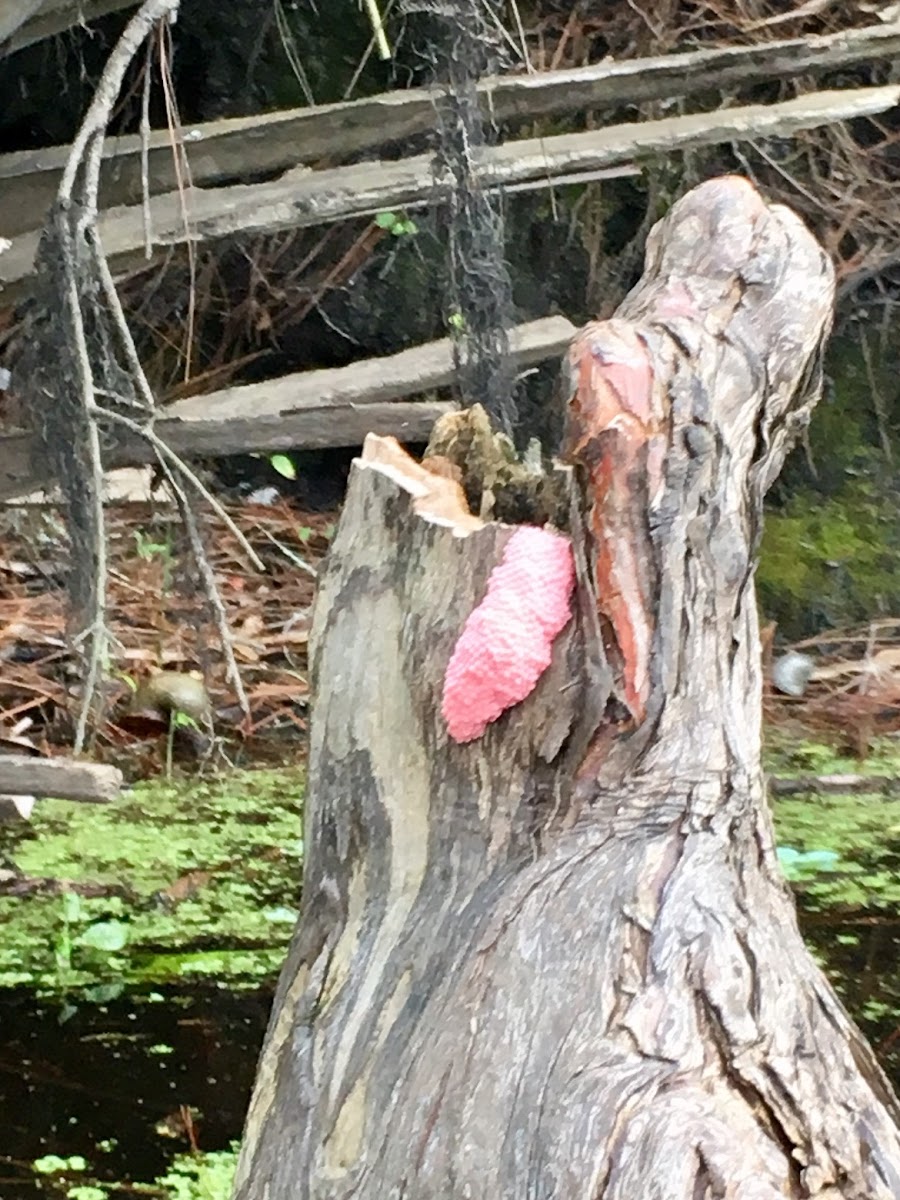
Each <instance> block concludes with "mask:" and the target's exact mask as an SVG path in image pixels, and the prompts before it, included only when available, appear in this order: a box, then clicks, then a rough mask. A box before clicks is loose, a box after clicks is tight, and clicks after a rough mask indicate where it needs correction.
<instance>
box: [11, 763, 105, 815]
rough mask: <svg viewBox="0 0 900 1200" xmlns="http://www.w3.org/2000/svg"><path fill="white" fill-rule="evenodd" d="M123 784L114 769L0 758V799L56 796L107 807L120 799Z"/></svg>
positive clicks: (91, 764)
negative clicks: (116, 799) (112, 801)
mask: <svg viewBox="0 0 900 1200" xmlns="http://www.w3.org/2000/svg"><path fill="white" fill-rule="evenodd" d="M122 783H123V779H122V772H121V771H120V770H119V769H118V768H117V767H108V766H104V765H102V764H100V763H87V762H74V761H73V760H72V759H65V758H31V757H30V756H29V755H27V754H0V795H12V796H55V797H56V798H57V799H59V800H80V801H81V802H82V803H87V804H108V803H109V801H110V800H115V798H116V797H117V796H118V795H119V793H120V792H121V790H122Z"/></svg>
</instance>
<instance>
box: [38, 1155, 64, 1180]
mask: <svg viewBox="0 0 900 1200" xmlns="http://www.w3.org/2000/svg"><path fill="white" fill-rule="evenodd" d="M31 1165H32V1166H33V1167H34V1169H35V1171H37V1173H38V1174H39V1175H55V1174H56V1173H57V1172H58V1171H64V1170H65V1169H66V1167H67V1166H68V1165H69V1164H68V1163H67V1162H66V1160H65V1159H64V1158H60V1157H59V1155H58V1154H45V1155H44V1156H43V1158H36V1159H35V1160H34V1162H33V1163H32V1164H31Z"/></svg>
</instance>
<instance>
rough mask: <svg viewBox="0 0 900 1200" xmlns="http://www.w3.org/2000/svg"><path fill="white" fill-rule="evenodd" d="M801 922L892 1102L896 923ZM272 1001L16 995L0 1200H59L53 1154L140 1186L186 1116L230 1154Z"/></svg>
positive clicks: (899, 1079) (3, 1070) (9, 1025)
mask: <svg viewBox="0 0 900 1200" xmlns="http://www.w3.org/2000/svg"><path fill="white" fill-rule="evenodd" d="M801 916H802V920H803V924H804V926H805V928H804V932H805V935H806V937H807V939H808V942H809V944H810V947H811V949H813V951H814V952H815V953H816V955H817V957H818V958H819V960H820V961H823V962H825V963H826V966H827V969H828V973H829V975H830V977H831V978H832V979H833V981H834V982H835V984H836V985H837V987H838V989H839V991H840V992H841V995H842V997H843V998H844V1000H845V1003H846V1004H847V1006H848V1008H849V1009H850V1011H851V1014H852V1015H853V1017H854V1018H855V1019H856V1020H857V1021H858V1022H859V1024H860V1025H861V1027H862V1028H863V1031H864V1032H865V1034H866V1036H867V1037H869V1038H870V1040H871V1041H872V1044H873V1046H874V1047H875V1049H876V1052H877V1053H878V1056H879V1059H880V1061H881V1062H882V1064H883V1066H884V1067H885V1070H886V1071H888V1073H889V1075H890V1076H891V1079H892V1082H893V1084H894V1086H895V1087H897V1088H898V1089H900V986H898V980H900V970H898V963H900V920H897V921H895V920H893V919H887V918H885V917H884V916H883V915H882V916H881V917H877V918H872V919H871V920H869V921H866V920H862V921H859V922H856V923H854V924H845V923H843V922H840V921H836V919H835V918H834V916H833V915H831V914H827V913H821V912H811V913H808V914H806V915H805V916H803V914H801ZM271 999H272V993H271V991H270V990H268V989H266V990H259V991H257V992H255V993H253V994H246V993H243V994H242V993H237V994H235V993H232V992H229V991H228V990H226V989H224V988H216V987H207V988H199V987H194V988H192V989H174V988H168V989H159V990H158V991H155V992H151V993H147V994H146V995H143V996H140V995H138V996H131V997H127V998H121V999H118V1000H116V1001H114V1002H111V1003H109V1004H107V1005H96V1004H93V1005H91V1004H82V1005H80V1006H78V1007H75V1008H74V1011H72V1010H63V1009H60V1007H59V1006H54V1005H50V1004H47V1003H41V1002H39V1001H36V1000H35V999H34V997H33V995H31V994H30V993H29V992H28V991H26V990H24V989H23V990H21V991H14V990H8V991H6V992H3V993H0V1200H25V1198H26V1197H30V1198H32V1200H33V1198H34V1197H35V1196H64V1195H65V1187H64V1186H63V1187H61V1186H60V1181H58V1180H57V1181H56V1182H54V1180H53V1179H52V1177H51V1178H42V1177H40V1176H35V1174H34V1173H33V1169H32V1163H33V1161H34V1160H35V1159H38V1158H40V1157H42V1156H44V1155H47V1154H56V1155H59V1156H60V1157H62V1158H68V1157H69V1156H71V1155H81V1156H83V1157H84V1158H85V1159H86V1160H87V1162H88V1164H89V1170H88V1172H87V1173H86V1174H89V1175H90V1176H91V1177H92V1179H95V1180H97V1181H98V1182H100V1183H102V1184H106V1185H107V1186H108V1185H109V1184H112V1183H113V1182H114V1181H120V1182H123V1183H125V1184H126V1185H127V1184H128V1183H148V1182H150V1181H152V1180H153V1179H155V1178H156V1177H157V1176H159V1175H161V1174H163V1173H164V1171H165V1169H166V1167H167V1165H168V1163H169V1162H170V1161H171V1159H172V1157H173V1156H174V1155H175V1154H179V1153H184V1152H185V1151H188V1150H190V1149H191V1139H190V1135H189V1133H188V1132H187V1130H186V1128H185V1112H186V1111H188V1110H189V1111H190V1112H191V1114H192V1121H193V1134H194V1138H195V1141H196V1145H197V1147H199V1149H200V1150H202V1151H213V1150H223V1149H227V1148H228V1146H229V1145H230V1143H231V1142H232V1141H233V1140H234V1139H236V1138H238V1137H239V1136H240V1133H241V1128H242V1124H243V1119H244V1114H245V1111H246V1107H247V1102H248V1099H249V1095H250V1089H251V1086H252V1082H253V1075H254V1071H255V1068H256V1060H257V1055H258V1053H259V1048H260V1046H261V1044H262V1039H263V1035H264V1033H265V1026H266V1021H267V1019H268V1014H269V1009H270V1006H271ZM61 1018H64V1019H62V1020H61ZM110 1194H111V1195H126V1194H133V1193H129V1192H127V1191H125V1190H122V1191H118V1190H116V1189H111V1193H110ZM150 1194H154V1193H150ZM155 1194H156V1195H162V1196H164V1195H167V1194H168V1193H167V1192H159V1191H157V1192H156V1193H155Z"/></svg>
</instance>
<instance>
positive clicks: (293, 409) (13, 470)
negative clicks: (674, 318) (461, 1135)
mask: <svg viewBox="0 0 900 1200" xmlns="http://www.w3.org/2000/svg"><path fill="white" fill-rule="evenodd" d="M574 332H575V327H574V325H572V323H571V322H570V321H567V320H566V319H565V317H545V318H543V319H541V320H538V321H529V322H527V323H526V324H524V325H520V326H518V327H516V328H515V329H513V330H512V331H511V333H510V352H511V354H512V358H513V361H514V362H515V364H516V366H517V367H519V368H525V367H528V366H532V365H534V364H535V363H539V362H543V361H544V360H546V359H549V358H555V357H557V356H561V355H562V353H563V351H564V350H565V348H566V346H568V344H569V341H570V340H571V337H572V335H573V334H574ZM453 378H454V366H453V343H452V342H451V340H450V339H449V338H442V339H441V340H439V341H435V342H428V343H426V344H425V345H423V346H415V347H413V348H412V349H410V350H401V351H400V353H399V354H392V355H388V356H386V357H384V358H369V359H365V360H363V361H361V362H356V363H351V364H350V365H349V366H347V367H336V368H331V369H329V370H323V371H303V372H299V373H297V374H294V375H286V376H283V377H282V378H281V379H270V380H266V381H265V382H264V383H253V384H246V385H243V386H240V387H233V388H226V389H224V390H223V391H220V392H213V393H210V394H209V395H205V396H192V397H190V398H189V399H187V400H180V401H178V402H177V403H176V404H172V405H170V406H169V407H168V408H165V409H163V410H162V411H161V412H160V415H159V417H158V418H157V420H156V423H155V425H154V428H155V430H156V432H157V433H158V434H159V436H160V437H161V438H163V440H164V441H166V442H167V443H168V444H169V445H170V446H171V447H172V449H173V450H174V451H175V452H176V454H180V455H181V456H182V457H184V458H190V457H199V456H219V455H223V456H224V455H228V454H246V453H249V452H255V451H274V450H290V449H292V448H297V447H305V448H309V449H321V448H324V447H326V446H361V445H362V443H363V440H364V439H365V436H366V434H367V433H378V434H381V435H382V436H385V435H388V434H390V435H392V436H394V437H396V438H399V439H400V440H401V441H405V442H425V441H427V440H428V436H429V434H430V433H431V428H432V426H433V425H434V422H435V421H436V420H437V419H438V417H440V416H443V415H444V413H447V412H451V411H452V410H453V409H454V408H455V407H456V405H455V404H454V403H453V402H452V401H449V400H435V399H423V400H418V401H416V400H412V401H411V400H407V399H406V397H409V396H414V395H417V394H422V393H433V392H434V391H436V390H438V389H441V388H446V387H449V386H450V385H451V384H452V382H453ZM153 461H154V454H153V451H152V450H151V449H150V448H149V447H148V446H147V443H146V442H144V441H142V440H141V439H139V438H128V439H126V440H124V441H122V442H121V443H120V444H119V445H118V446H117V448H116V449H115V450H114V451H113V452H112V453H110V454H109V455H108V457H107V459H106V460H105V462H106V465H107V466H109V467H121V466H137V465H139V464H141V463H147V462H153ZM48 478H49V472H48V470H47V467H46V464H45V463H44V462H43V461H42V455H41V451H40V443H39V442H38V440H37V438H36V437H34V435H32V434H14V435H12V436H10V437H5V438H0V500H9V499H11V498H13V497H16V496H22V495H24V494H26V493H29V492H33V491H36V490H37V489H39V488H41V487H43V486H44V485H45V484H46V482H47V480H48Z"/></svg>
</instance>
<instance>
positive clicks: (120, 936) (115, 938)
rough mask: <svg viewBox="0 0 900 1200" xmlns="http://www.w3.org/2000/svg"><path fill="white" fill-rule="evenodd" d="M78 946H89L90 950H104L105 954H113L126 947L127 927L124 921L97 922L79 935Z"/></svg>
mask: <svg viewBox="0 0 900 1200" xmlns="http://www.w3.org/2000/svg"><path fill="white" fill-rule="evenodd" d="M78 944H79V946H89V947H90V948H91V949H92V950H104V951H106V953H107V954H115V953H116V951H118V950H124V948H125V947H126V946H127V945H128V926H127V925H126V924H125V922H124V921H98V922H97V924H96V925H90V926H89V927H88V928H87V929H86V930H85V931H84V933H83V934H81V936H80V937H79V938H78Z"/></svg>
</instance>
